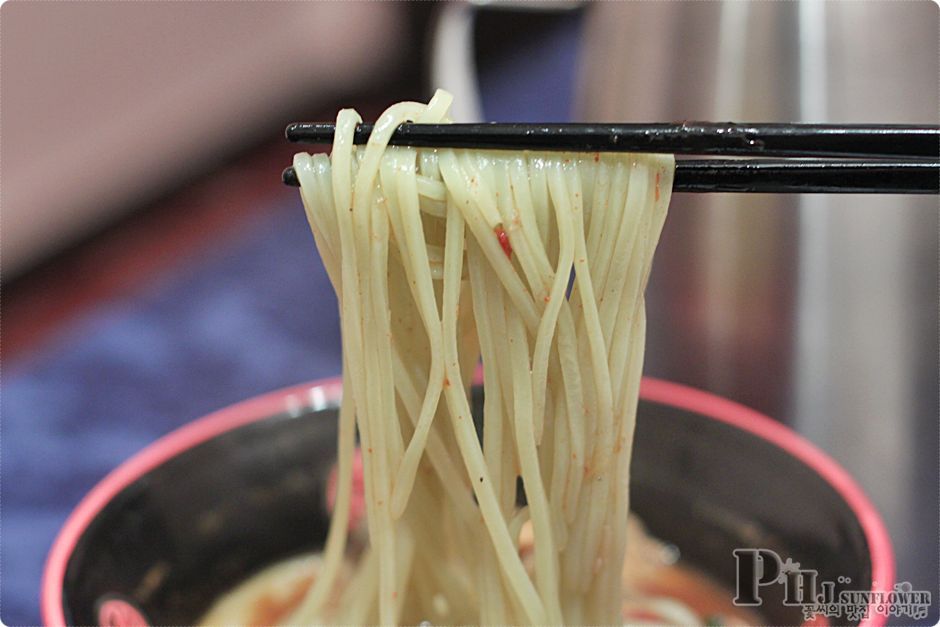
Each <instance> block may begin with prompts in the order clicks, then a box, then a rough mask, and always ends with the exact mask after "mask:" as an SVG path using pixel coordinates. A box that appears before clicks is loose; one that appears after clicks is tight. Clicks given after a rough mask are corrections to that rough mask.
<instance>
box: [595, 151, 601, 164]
mask: <svg viewBox="0 0 940 627" xmlns="http://www.w3.org/2000/svg"><path fill="white" fill-rule="evenodd" d="M600 160H601V153H599V152H595V153H594V163H597V162H598V161H600Z"/></svg>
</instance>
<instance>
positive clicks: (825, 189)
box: [281, 159, 940, 194]
mask: <svg viewBox="0 0 940 627" xmlns="http://www.w3.org/2000/svg"><path fill="white" fill-rule="evenodd" d="M281 179H282V180H283V181H284V183H285V184H286V185H292V186H295V187H296V186H299V185H300V182H299V181H298V180H297V174H296V173H295V172H294V169H293V168H287V169H286V170H284V172H283V174H282V175H281ZM672 191H674V192H698V193H701V192H743V193H755V194H759V193H768V194H792V193H803V194H937V193H940V160H932V161H920V160H908V161H894V160H880V161H821V160H812V159H708V160H698V159H696V160H692V159H687V160H678V161H676V176H675V179H674V181H673V185H672Z"/></svg>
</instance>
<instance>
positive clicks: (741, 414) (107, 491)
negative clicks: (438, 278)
mask: <svg viewBox="0 0 940 627" xmlns="http://www.w3.org/2000/svg"><path fill="white" fill-rule="evenodd" d="M342 389H343V385H342V380H341V379H340V378H339V377H331V378H326V379H320V380H317V381H312V382H310V383H303V384H299V385H294V386H290V387H287V388H283V389H281V390H276V391H273V392H269V393H267V394H263V395H261V396H257V397H254V398H251V399H249V400H246V401H242V402H240V403H236V404H234V405H230V406H228V407H226V408H224V409H221V410H219V411H216V412H213V413H211V414H209V415H207V416H204V417H202V418H199V419H197V420H194V421H193V422H191V423H189V424H186V425H184V426H182V427H180V428H178V429H176V430H174V431H172V432H170V433H168V434H167V435H165V436H163V437H161V438H160V439H158V440H157V441H155V442H154V443H152V444H150V445H149V446H147V447H145V448H144V449H143V450H141V451H140V452H138V453H136V454H135V455H134V456H132V457H131V458H130V459H128V460H127V461H125V462H124V463H122V464H121V465H120V466H118V467H117V468H115V469H114V470H113V471H111V472H110V473H109V474H108V475H107V476H105V478H104V479H102V480H101V481H100V482H99V483H98V484H97V485H95V487H94V488H92V489H91V491H90V492H89V493H88V494H87V495H85V497H84V498H83V499H82V500H81V502H79V504H78V505H77V506H76V508H75V509H74V510H73V511H72V513H71V514H70V515H69V517H68V519H67V520H66V522H65V524H64V525H63V527H62V529H61V531H59V534H58V536H57V537H56V539H55V541H54V542H53V544H52V548H51V550H50V551H49V555H48V557H47V559H46V565H45V570H44V573H43V579H42V589H41V601H40V605H41V611H42V618H43V622H44V623H45V624H46V625H48V626H50V627H64V626H65V625H66V622H65V612H64V607H63V603H62V591H63V582H64V580H65V569H66V566H67V564H68V560H69V557H70V556H71V554H72V551H73V550H74V549H75V546H76V544H77V543H78V540H79V538H81V536H82V534H83V533H84V532H85V530H86V529H87V527H88V525H89V524H90V523H91V521H92V520H93V519H94V518H95V516H97V514H98V513H99V512H100V511H101V510H102V509H103V508H104V507H105V505H107V503H108V502H109V501H111V499H113V498H114V497H115V496H116V495H117V494H118V493H119V492H120V491H121V490H123V489H124V488H126V487H127V486H129V485H130V484H132V483H133V482H134V481H136V480H137V479H138V478H139V477H141V476H142V475H144V474H146V473H147V472H149V471H151V470H153V469H154V468H156V467H157V466H159V465H161V464H163V463H164V462H166V461H167V460H169V459H170V458H172V457H175V456H177V455H179V454H181V453H182V452H183V451H185V450H187V449H190V448H192V447H194V446H197V445H198V444H201V443H202V442H205V441H207V440H210V439H212V438H214V437H216V436H218V435H221V434H222V433H225V432H226V431H230V430H232V429H236V428H238V427H241V426H243V425H246V424H249V423H252V422H257V421H259V420H263V419H265V418H267V417H270V416H273V415H276V414H279V413H284V412H296V411H298V410H300V409H301V408H303V407H307V406H308V405H310V404H311V402H313V403H314V404H316V403H318V402H331V401H336V400H337V399H339V398H341V396H342ZM640 398H641V399H642V400H645V401H650V402H654V403H660V404H662V405H668V406H672V407H676V408H678V409H684V410H687V411H691V412H693V413H696V414H700V415H703V416H706V417H709V418H712V419H714V420H718V421H720V422H724V423H726V424H729V425H731V426H733V427H736V428H738V429H741V430H743V431H746V432H749V433H751V434H753V435H755V436H757V437H760V438H762V439H764V440H766V441H768V442H770V443H772V444H774V445H776V446H778V447H779V448H781V449H783V450H784V451H786V452H788V453H790V454H791V455H792V456H794V457H796V458H797V459H799V460H800V461H802V462H803V463H804V464H806V465H807V466H809V467H810V468H812V469H813V470H814V471H816V473H817V474H819V475H820V476H821V477H822V478H823V479H824V480H825V481H826V482H828V483H829V484H830V485H831V486H832V488H833V489H834V490H835V491H836V492H837V493H838V494H839V495H840V496H841V497H842V498H843V499H844V500H845V502H846V504H848V506H849V508H850V509H851V510H852V512H853V514H855V516H856V518H857V519H858V521H859V524H860V525H861V527H862V530H863V532H864V534H865V541H866V543H867V544H868V547H869V552H870V554H871V566H872V591H883V592H888V591H890V590H891V588H892V585H893V584H894V576H895V572H894V552H893V550H892V547H891V540H890V538H889V536H888V532H887V530H886V529H885V526H884V523H883V522H882V520H881V517H880V516H879V514H878V512H877V511H876V510H875V507H874V506H873V505H872V503H871V501H870V500H869V499H868V497H867V496H866V495H865V493H864V492H863V491H862V489H861V488H860V487H859V486H858V484H857V483H855V480H854V479H852V477H851V476H850V475H849V474H848V472H846V471H845V469H843V468H842V467H841V466H840V465H839V464H837V463H836V462H835V461H834V460H833V459H832V458H831V457H829V456H828V455H827V454H826V453H824V452H823V451H822V450H820V449H819V448H818V447H817V446H815V445H814V444H812V443H810V442H809V441H808V440H806V439H805V438H803V437H802V436H800V435H798V434H797V433H795V432H794V431H792V430H790V429H789V428H787V427H785V426H784V425H782V424H780V423H779V422H776V421H775V420H773V419H772V418H769V417H768V416H765V415H764V414H761V413H759V412H757V411H755V410H753V409H750V408H749V407H745V406H744V405H741V404H739V403H736V402H734V401H730V400H728V399H725V398H721V397H719V396H716V395H714V394H711V393H708V392H704V391H702V390H698V389H695V388H691V387H688V386H686V385H682V384H679V383H673V382H670V381H664V380H662V379H656V378H652V377H643V381H642V383H641V385H640ZM871 609H872V610H873V609H874V608H871ZM886 620H887V617H886V616H884V615H882V614H878V613H876V612H874V611H869V613H868V617H867V618H866V619H865V620H864V621H862V623H861V626H860V627H881V626H882V625H884V623H885V621H886Z"/></svg>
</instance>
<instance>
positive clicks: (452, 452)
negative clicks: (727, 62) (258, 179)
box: [289, 91, 674, 624]
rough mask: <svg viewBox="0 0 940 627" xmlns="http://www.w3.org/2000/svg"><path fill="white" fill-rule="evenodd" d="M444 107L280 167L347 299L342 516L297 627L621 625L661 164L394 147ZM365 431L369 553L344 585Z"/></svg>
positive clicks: (667, 174) (344, 119) (348, 115)
mask: <svg viewBox="0 0 940 627" xmlns="http://www.w3.org/2000/svg"><path fill="white" fill-rule="evenodd" d="M450 101H451V97H450V95H449V94H447V93H446V92H442V91H438V92H437V93H436V94H435V96H434V97H433V98H432V99H431V101H430V103H428V104H427V105H425V104H421V103H415V102H403V103H399V104H396V105H393V106H392V107H390V108H389V109H388V110H387V111H385V113H383V114H382V116H381V117H380V118H379V120H378V122H377V123H376V124H375V128H374V131H373V133H372V135H371V137H370V138H369V141H368V143H367V144H366V145H365V147H356V146H354V145H353V133H354V130H355V127H356V125H357V124H358V123H359V122H360V118H359V116H358V115H357V114H356V113H355V112H354V111H352V110H343V111H341V112H340V113H339V115H338V117H337V120H336V134H335V139H334V143H333V150H332V154H331V155H330V157H327V156H325V155H313V156H311V155H308V154H304V153H301V154H298V155H296V157H295V158H294V169H295V171H296V172H297V176H298V178H299V180H300V185H301V193H302V197H303V201H304V206H305V208H306V211H307V216H308V218H309V222H310V226H311V228H312V230H313V234H314V237H315V239H316V244H317V248H318V249H319V251H320V255H321V256H322V258H323V261H324V264H325V266H326V269H327V272H328V273H329V276H330V279H331V281H332V283H333V286H334V288H335V290H336V294H337V297H338V300H339V304H340V313H341V321H342V341H343V379H344V398H343V404H342V409H341V412H340V419H339V420H340V429H339V461H338V468H339V470H338V476H339V480H338V490H337V497H336V506H335V510H334V514H333V521H332V525H331V528H330V533H329V536H328V539H327V543H326V547H325V549H324V552H323V556H322V562H321V565H320V569H319V576H318V577H317V580H316V582H315V584H314V585H313V586H312V588H311V590H310V591H309V593H308V594H307V596H306V598H305V599H304V601H303V603H302V604H301V605H300V607H299V609H297V610H296V612H295V613H294V615H293V616H292V617H291V618H290V621H289V622H292V623H311V622H316V621H328V622H342V623H350V624H351V623H382V624H395V623H418V622H421V621H425V620H426V621H430V622H432V623H434V624H446V623H460V624H470V623H482V624H509V623H512V624H520V623H527V624H544V623H554V624H561V623H605V624H611V623H618V622H620V611H621V570H622V567H623V563H624V552H625V535H626V527H627V515H628V490H627V488H628V481H629V467H630V453H631V443H632V439H633V431H634V424H635V418H636V407H637V396H638V388H639V381H640V373H641V367H642V361H643V350H644V336H645V327H646V316H645V308H644V301H643V291H644V288H645V285H646V281H647V277H648V275H649V271H650V264H651V261H652V257H653V251H654V249H655V246H656V243H657V241H658V239H659V234H660V230H661V228H662V226H663V221H664V219H665V216H666V210H667V207H668V205H669V197H670V191H671V188H672V178H673V171H674V160H673V158H672V157H671V156H660V155H633V154H598V153H561V152H516V151H484V150H449V149H415V148H411V147H389V146H388V145H387V144H388V141H389V138H390V136H391V134H392V133H393V132H394V130H395V129H396V127H397V126H398V125H399V124H400V123H402V122H404V121H414V122H424V123H435V122H444V121H447V119H446V114H447V109H448V107H449V104H450ZM481 358H482V364H483V372H484V390H485V401H484V411H483V415H484V418H483V436H482V441H481V438H479V437H478V436H477V432H476V430H475V428H474V422H473V419H472V417H471V411H470V401H469V386H470V383H471V379H472V377H473V372H474V370H475V368H476V366H477V364H478V363H479V361H480V359H481ZM357 429H358V434H359V439H360V441H359V446H360V447H361V450H362V459H363V469H364V479H365V498H366V524H367V528H368V535H369V547H368V549H367V550H366V551H365V552H364V554H363V555H362V556H361V558H360V559H359V561H358V563H357V564H356V565H355V569H354V572H353V574H352V575H351V578H350V581H349V582H348V584H346V585H345V586H343V588H344V589H343V590H339V588H338V584H337V580H338V579H339V573H340V572H341V571H342V569H343V560H344V553H345V545H346V542H347V534H348V522H349V507H350V497H351V477H352V460H353V455H354V451H355V447H356V430H357ZM519 477H521V479H522V484H523V485H524V488H525V496H526V502H527V505H526V506H524V507H519V506H517V498H516V497H517V495H516V485H517V478H519ZM526 523H529V524H530V526H531V530H532V534H533V535H534V539H533V546H534V559H533V560H532V562H533V565H532V566H531V568H527V565H526V564H525V563H524V562H523V559H522V558H521V557H520V555H519V535H520V530H521V529H522V527H523V525H526ZM334 595H342V598H341V600H340V602H339V603H333V602H330V600H331V599H332V597H333V596H334Z"/></svg>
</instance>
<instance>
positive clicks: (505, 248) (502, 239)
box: [493, 226, 512, 259]
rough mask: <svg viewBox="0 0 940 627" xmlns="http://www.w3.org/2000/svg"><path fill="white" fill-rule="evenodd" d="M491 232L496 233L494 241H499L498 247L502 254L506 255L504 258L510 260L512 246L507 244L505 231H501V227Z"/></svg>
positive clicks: (507, 237) (507, 236)
mask: <svg viewBox="0 0 940 627" xmlns="http://www.w3.org/2000/svg"><path fill="white" fill-rule="evenodd" d="M493 232H494V233H496V239H498V240H499V245H500V246H502V247H503V252H504V253H506V257H507V258H509V259H512V244H510V243H509V235H507V234H506V231H505V230H503V227H501V226H498V227H496V228H495V229H493Z"/></svg>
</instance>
